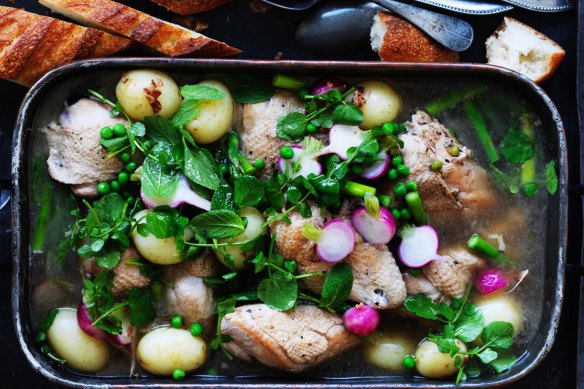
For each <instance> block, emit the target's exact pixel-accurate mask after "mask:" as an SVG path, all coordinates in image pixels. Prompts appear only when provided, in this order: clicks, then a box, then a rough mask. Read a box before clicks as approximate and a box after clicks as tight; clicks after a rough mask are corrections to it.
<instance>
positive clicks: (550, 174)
mask: <svg viewBox="0 0 584 389" xmlns="http://www.w3.org/2000/svg"><path fill="white" fill-rule="evenodd" d="M545 182H546V186H547V190H548V192H549V194H551V195H552V196H553V195H555V194H556V192H557V191H558V175H557V174H556V162H555V161H549V162H548V163H547V164H546V165H545Z"/></svg>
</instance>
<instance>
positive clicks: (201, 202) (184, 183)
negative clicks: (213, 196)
mask: <svg viewBox="0 0 584 389" xmlns="http://www.w3.org/2000/svg"><path fill="white" fill-rule="evenodd" d="M140 197H141V198H142V202H143V203H144V205H145V206H147V207H148V208H150V209H152V208H156V207H159V206H161V205H168V206H171V207H172V208H176V207H178V206H179V205H181V204H185V203H186V204H191V205H193V206H195V207H197V208H201V209H204V210H205V211H208V210H210V209H211V202H210V201H209V200H207V199H205V198H203V197H201V196H199V195H198V194H197V193H196V192H195V191H194V190H192V189H191V186H190V184H189V181H188V180H187V178H186V176H185V175H183V174H181V175H180V179H179V182H178V186H177V188H176V191H175V192H174V194H173V195H172V196H171V197H170V198H168V199H161V198H159V197H154V196H148V195H146V194H145V193H144V192H143V191H142V190H141V189H140Z"/></svg>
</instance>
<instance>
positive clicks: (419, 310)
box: [404, 293, 438, 320]
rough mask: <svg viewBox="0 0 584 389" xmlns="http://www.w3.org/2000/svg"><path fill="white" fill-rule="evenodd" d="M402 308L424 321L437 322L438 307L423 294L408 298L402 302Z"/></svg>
mask: <svg viewBox="0 0 584 389" xmlns="http://www.w3.org/2000/svg"><path fill="white" fill-rule="evenodd" d="M404 307H405V308H406V309H407V310H408V311H410V312H411V313H413V314H414V315H416V316H419V317H423V318H424V319H430V320H438V317H437V316H436V315H437V313H438V307H437V306H436V303H434V301H432V299H431V298H430V297H428V296H426V295H424V294H421V293H419V294H416V295H414V296H408V297H407V298H406V299H405V301H404Z"/></svg>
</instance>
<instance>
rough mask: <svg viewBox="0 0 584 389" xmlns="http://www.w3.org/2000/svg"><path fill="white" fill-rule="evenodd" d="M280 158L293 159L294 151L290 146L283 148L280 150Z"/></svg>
mask: <svg viewBox="0 0 584 389" xmlns="http://www.w3.org/2000/svg"><path fill="white" fill-rule="evenodd" d="M280 156H281V157H282V158H284V159H291V158H293V157H294V150H292V147H290V146H282V148H281V149H280Z"/></svg>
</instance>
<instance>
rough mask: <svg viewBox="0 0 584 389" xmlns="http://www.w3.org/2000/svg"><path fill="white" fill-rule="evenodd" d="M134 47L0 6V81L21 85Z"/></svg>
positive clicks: (92, 31) (126, 41)
mask: <svg viewBox="0 0 584 389" xmlns="http://www.w3.org/2000/svg"><path fill="white" fill-rule="evenodd" d="M131 44H132V41H130V40H129V39H126V38H121V37H118V36H114V35H111V34H108V33H106V32H103V31H99V30H95V29H93V28H87V27H82V26H79V25H76V24H72V23H68V22H64V21H62V20H57V19H54V18H51V17H48V16H41V15H36V14H33V13H30V12H26V11H23V10H21V9H17V8H11V7H3V6H0V78H4V79H7V80H11V81H15V82H18V83H20V84H22V85H26V86H30V85H32V84H33V83H34V82H35V81H36V80H38V79H39V78H40V77H41V76H42V75H44V74H45V73H46V72H48V71H49V70H52V69H54V68H56V67H59V66H61V65H64V64H66V63H69V62H71V61H74V60H76V59H82V58H94V57H104V56H109V55H112V54H115V53H118V52H120V51H122V50H125V49H127V48H128V47H129V46H130V45H131Z"/></svg>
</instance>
